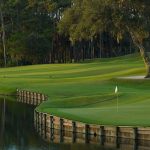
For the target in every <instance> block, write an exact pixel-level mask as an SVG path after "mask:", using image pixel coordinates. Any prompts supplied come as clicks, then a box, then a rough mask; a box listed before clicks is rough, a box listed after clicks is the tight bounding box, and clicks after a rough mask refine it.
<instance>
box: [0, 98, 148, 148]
mask: <svg viewBox="0 0 150 150" xmlns="http://www.w3.org/2000/svg"><path fill="white" fill-rule="evenodd" d="M12 99H13V98H11V100H10V98H9V100H8V98H1V99H0V150H54V149H55V150H116V149H117V150H150V142H149V141H143V142H141V143H139V142H138V141H134V140H129V139H115V138H112V137H109V138H106V137H105V138H104V137H94V138H93V137H90V136H89V137H88V138H86V139H84V138H81V137H84V136H82V135H78V136H73V134H72V133H60V132H59V131H53V134H52V136H51V137H50V139H44V138H42V137H41V136H39V134H38V133H37V132H36V130H35V128H34V119H33V118H34V116H33V111H34V107H33V106H31V105H27V104H22V103H20V102H15V100H12ZM91 139H92V140H91ZM94 139H95V140H94ZM49 141H51V142H49Z"/></svg>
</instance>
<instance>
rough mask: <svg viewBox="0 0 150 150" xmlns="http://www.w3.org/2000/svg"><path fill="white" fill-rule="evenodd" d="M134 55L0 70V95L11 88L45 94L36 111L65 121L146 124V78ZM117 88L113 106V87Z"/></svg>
mask: <svg viewBox="0 0 150 150" xmlns="http://www.w3.org/2000/svg"><path fill="white" fill-rule="evenodd" d="M144 73H145V68H144V64H143V62H142V59H141V58H140V56H139V55H138V54H134V55H128V56H124V57H118V58H112V59H95V60H92V61H90V60H88V61H86V62H84V63H78V64H50V65H34V66H26V67H14V68H6V69H0V93H13V92H15V90H16V88H20V89H25V90H30V91H36V92H42V93H44V94H46V95H48V96H49V99H48V101H47V102H44V103H43V104H41V105H40V106H39V107H38V108H37V109H39V110H40V111H43V112H48V113H51V114H53V115H58V116H61V117H65V118H68V119H73V120H78V121H82V122H87V123H94V124H103V125H133V126H150V120H149V115H150V89H149V87H150V80H137V79H135V80H134V79H130V78H129V79H128V78H118V77H125V76H134V75H136V76H142V75H144ZM116 85H117V86H118V90H119V98H118V100H119V110H118V111H117V97H116V95H115V93H114V90H115V86H116Z"/></svg>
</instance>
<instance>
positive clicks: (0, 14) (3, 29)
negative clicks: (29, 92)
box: [0, 4, 6, 67]
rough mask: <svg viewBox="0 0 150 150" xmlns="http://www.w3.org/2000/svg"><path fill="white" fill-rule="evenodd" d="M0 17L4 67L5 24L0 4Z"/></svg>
mask: <svg viewBox="0 0 150 150" xmlns="http://www.w3.org/2000/svg"><path fill="white" fill-rule="evenodd" d="M1 5H2V4H1ZM0 17H1V27H2V43H3V54H4V66H5V67H6V45H5V26H4V18H3V12H2V6H0Z"/></svg>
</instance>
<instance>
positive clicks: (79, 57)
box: [0, 0, 150, 67]
mask: <svg viewBox="0 0 150 150" xmlns="http://www.w3.org/2000/svg"><path fill="white" fill-rule="evenodd" d="M0 2H1V3H0V23H1V26H0V66H1V67H4V66H5V67H6V66H18V65H30V64H44V63H71V62H79V61H84V60H85V59H93V58H109V57H116V56H120V55H125V54H131V53H134V52H135V51H138V50H139V49H138V48H139V46H138V45H137V44H139V43H138V42H139V41H138V40H136V39H137V38H136V39H135V38H133V36H134V35H136V36H134V37H139V35H142V45H144V47H145V50H147V51H148V49H149V48H150V44H149V35H147V33H149V28H148V26H149V21H150V20H149V17H150V15H149V12H150V11H149V10H150V9H149V2H147V1H146V0H145V1H144V0H141V1H140V0H126V1H124V0H1V1H0ZM142 15H143V16H144V17H143V16H142ZM139 18H140V19H139ZM126 23H127V25H126ZM143 25H146V26H143ZM126 27H127V29H129V30H128V31H127V30H124V29H125V28H126ZM133 27H134V28H133ZM149 27H150V26H149ZM129 31H135V32H129ZM137 32H138V33H140V34H135V33H137ZM131 33H133V34H131ZM140 39H141V38H140ZM137 41H138V42H137ZM135 43H136V44H135Z"/></svg>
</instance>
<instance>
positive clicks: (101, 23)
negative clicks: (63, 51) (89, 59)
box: [59, 0, 150, 78]
mask: <svg viewBox="0 0 150 150" xmlns="http://www.w3.org/2000/svg"><path fill="white" fill-rule="evenodd" d="M149 27H150V1H147V0H92V1H91V0H73V5H72V7H71V8H68V9H67V10H66V11H65V12H64V15H63V18H62V19H61V21H60V24H59V31H60V33H66V34H67V35H69V37H70V40H71V41H72V43H75V42H76V41H81V40H82V39H92V38H94V37H95V36H97V35H98V34H100V33H103V32H109V33H111V35H113V36H114V37H116V39H117V41H118V42H119V41H120V40H122V39H123V38H124V37H125V35H127V34H129V35H130V37H131V38H132V41H133V43H134V45H135V46H137V48H138V49H139V50H140V54H141V57H142V58H143V60H144V64H145V66H146V76H145V77H146V78H149V77H150V58H149V56H148V54H147V52H146V50H145V47H144V41H145V40H146V39H147V38H148V37H149V31H150V28H149Z"/></svg>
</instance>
